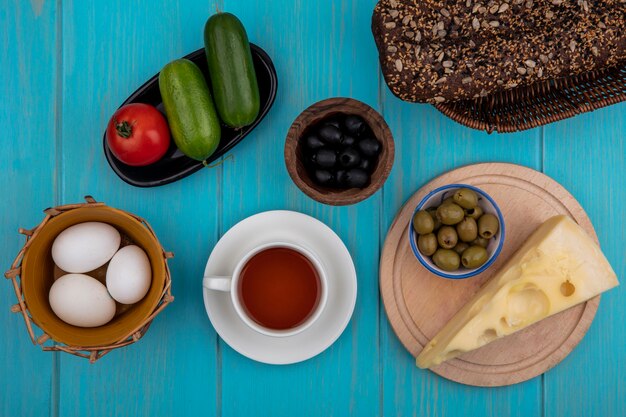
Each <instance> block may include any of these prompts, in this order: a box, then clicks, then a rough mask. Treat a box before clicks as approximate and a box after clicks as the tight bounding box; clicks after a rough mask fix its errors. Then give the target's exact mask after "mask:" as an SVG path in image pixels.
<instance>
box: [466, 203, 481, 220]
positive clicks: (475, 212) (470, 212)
mask: <svg viewBox="0 0 626 417" xmlns="http://www.w3.org/2000/svg"><path fill="white" fill-rule="evenodd" d="M482 215H483V209H482V208H480V206H476V207H473V208H469V209H465V216H467V217H471V218H472V219H474V220H476V219H478V218H479V217H480V216H482Z"/></svg>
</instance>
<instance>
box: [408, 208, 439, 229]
mask: <svg viewBox="0 0 626 417" xmlns="http://www.w3.org/2000/svg"><path fill="white" fill-rule="evenodd" d="M434 227H435V221H434V220H433V218H432V217H430V214H428V212H427V211H426V210H420V211H418V212H417V213H415V215H414V216H413V229H414V230H415V233H417V234H418V235H426V234H428V233H431V232H432V231H433V228H434Z"/></svg>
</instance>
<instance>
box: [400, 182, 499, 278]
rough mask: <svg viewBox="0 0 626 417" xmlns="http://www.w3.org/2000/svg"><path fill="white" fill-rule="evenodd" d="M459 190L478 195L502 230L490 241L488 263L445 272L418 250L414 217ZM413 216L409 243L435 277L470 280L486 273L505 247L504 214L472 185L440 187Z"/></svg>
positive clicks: (429, 194)
mask: <svg viewBox="0 0 626 417" xmlns="http://www.w3.org/2000/svg"><path fill="white" fill-rule="evenodd" d="M459 188H469V189H470V190H473V191H474V192H476V194H478V205H479V206H480V207H481V208H482V209H483V211H484V212H485V213H491V214H493V215H495V216H497V217H498V221H499V222H500V229H499V230H498V233H496V234H495V236H494V237H493V238H491V239H490V242H489V245H488V246H487V252H488V253H489V258H488V259H487V262H485V263H484V264H483V265H481V266H480V267H478V268H475V269H467V268H464V267H463V266H461V267H460V268H459V269H458V270H456V271H454V272H450V271H444V270H443V269H441V268H439V267H437V265H435V264H434V263H433V261H432V260H431V259H430V257H429V256H424V255H422V254H421V252H420V251H419V249H417V237H418V235H417V233H415V230H414V229H413V216H414V215H415V213H417V212H418V211H420V210H426V209H429V208H431V207H438V206H439V205H440V204H441V203H442V202H443V200H445V199H446V198H448V197H451V196H452V195H453V194H454V192H455V191H456V190H458V189H459ZM413 216H411V221H410V223H409V230H408V237H409V243H410V244H411V249H412V250H413V254H414V255H415V257H416V258H417V260H418V261H420V263H421V264H422V265H423V266H424V268H426V269H428V270H429V271H430V272H432V273H433V274H435V275H438V276H440V277H443V278H449V279H464V278H470V277H473V276H475V275H478V274H480V273H481V272H483V271H485V270H486V269H487V268H489V266H491V264H493V263H494V262H495V260H496V259H497V258H498V255H500V252H501V251H502V246H503V245H504V235H505V225H504V217H503V216H502V212H501V211H500V208H499V207H498V205H497V204H496V202H495V201H494V200H493V198H491V197H490V196H489V194H487V193H486V192H484V191H483V190H481V189H480V188H476V187H474V186H472V185H467V184H449V185H444V186H443V187H439V188H437V189H435V190H433V191H431V192H430V193H428V195H426V197H424V198H423V199H422V201H420V203H419V204H418V205H417V207H416V208H415V211H414V212H413Z"/></svg>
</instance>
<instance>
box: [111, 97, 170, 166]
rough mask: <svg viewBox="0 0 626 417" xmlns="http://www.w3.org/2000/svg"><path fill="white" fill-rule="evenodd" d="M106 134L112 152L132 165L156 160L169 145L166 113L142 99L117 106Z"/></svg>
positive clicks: (141, 164)
mask: <svg viewBox="0 0 626 417" xmlns="http://www.w3.org/2000/svg"><path fill="white" fill-rule="evenodd" d="M106 136H107V143H108V144H109V149H111V152H113V155H115V157H116V158H117V159H119V160H120V161H122V162H123V163H125V164H127V165H132V166H144V165H149V164H152V163H154V162H156V161H158V160H159V159H161V158H162V157H163V155H165V152H167V149H168V148H169V146H170V130H169V127H168V126H167V121H166V120H165V117H163V115H162V114H161V112H159V111H158V110H157V109H156V108H155V107H153V106H150V105H148V104H142V103H133V104H127V105H125V106H123V107H120V108H119V109H118V110H117V111H116V112H115V113H114V114H113V117H111V120H109V124H108V126H107V133H106Z"/></svg>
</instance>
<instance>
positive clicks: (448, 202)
mask: <svg viewBox="0 0 626 417" xmlns="http://www.w3.org/2000/svg"><path fill="white" fill-rule="evenodd" d="M450 203H454V196H452V195H451V196H450V197H447V198H444V199H443V201H442V202H441V204H439V205H440V206H443V205H444V204H450Z"/></svg>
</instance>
